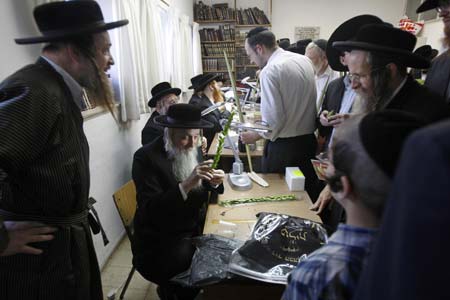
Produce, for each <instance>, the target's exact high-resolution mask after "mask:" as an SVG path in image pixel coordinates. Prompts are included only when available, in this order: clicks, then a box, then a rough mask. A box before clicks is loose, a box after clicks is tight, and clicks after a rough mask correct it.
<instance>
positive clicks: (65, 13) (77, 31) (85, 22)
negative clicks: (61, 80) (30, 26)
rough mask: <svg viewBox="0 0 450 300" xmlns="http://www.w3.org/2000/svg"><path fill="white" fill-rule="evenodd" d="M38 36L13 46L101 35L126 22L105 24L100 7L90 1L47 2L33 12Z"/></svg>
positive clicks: (126, 22)
mask: <svg viewBox="0 0 450 300" xmlns="http://www.w3.org/2000/svg"><path fill="white" fill-rule="evenodd" d="M34 19H35V21H36V24H37V26H38V28H39V31H40V32H41V33H42V36H38V37H29V38H20V39H15V41H16V43H17V44H35V43H47V42H56V41H62V40H66V39H68V38H71V37H74V36H77V35H83V34H90V33H96V32H101V31H105V30H109V29H113V28H116V27H120V26H124V25H126V24H128V20H121V21H117V22H111V23H105V21H104V19H103V14H102V11H101V9H100V6H99V5H98V3H97V2H95V1H92V0H73V1H61V2H51V3H46V4H43V5H39V6H37V7H36V8H35V9H34Z"/></svg>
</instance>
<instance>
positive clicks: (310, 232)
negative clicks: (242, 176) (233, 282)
mask: <svg viewBox="0 0 450 300" xmlns="http://www.w3.org/2000/svg"><path fill="white" fill-rule="evenodd" d="M257 216H258V221H257V223H256V225H255V227H254V228H253V232H252V236H251V238H250V240H248V241H246V242H245V244H244V245H243V246H241V247H240V248H239V249H237V250H236V251H234V252H233V255H232V258H231V261H230V272H232V273H235V274H238V275H241V276H245V277H249V278H253V279H256V280H261V281H266V282H272V283H280V284H285V283H286V280H287V275H288V274H289V273H290V272H291V271H292V270H293V269H294V268H295V267H296V266H297V264H298V263H299V262H300V261H301V260H303V259H305V258H306V257H307V255H308V254H309V253H311V252H313V251H314V250H316V249H318V248H320V247H321V246H322V245H323V244H325V243H326V242H327V233H326V230H325V229H324V228H323V227H322V225H321V224H319V223H316V222H314V221H311V220H307V219H303V218H299V217H292V216H288V215H282V214H276V213H265V212H263V213H259V214H258V215H257Z"/></svg>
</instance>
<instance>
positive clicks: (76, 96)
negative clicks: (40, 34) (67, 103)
mask: <svg viewBox="0 0 450 300" xmlns="http://www.w3.org/2000/svg"><path fill="white" fill-rule="evenodd" d="M41 57H42V58H43V59H45V60H46V61H47V62H48V63H49V64H50V66H52V67H53V69H55V71H56V72H57V73H58V74H59V75H61V77H62V78H63V80H64V82H65V83H66V84H67V86H68V87H69V90H70V93H71V94H72V97H73V100H74V101H75V103H76V104H77V105H78V107H80V108H81V104H80V101H77V100H80V98H81V97H82V95H83V88H82V87H81V85H80V84H79V83H78V82H77V81H76V80H75V79H74V78H73V77H72V76H71V75H70V74H69V73H67V72H66V71H65V70H64V69H63V68H61V67H60V66H59V65H57V64H56V63H55V62H53V61H52V60H51V59H50V58H48V57H45V56H41Z"/></svg>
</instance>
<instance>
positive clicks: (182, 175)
mask: <svg viewBox="0 0 450 300" xmlns="http://www.w3.org/2000/svg"><path fill="white" fill-rule="evenodd" d="M165 148H166V151H167V154H168V156H169V159H170V160H171V161H172V171H173V174H174V176H175V179H176V180H177V181H179V182H181V181H184V180H186V179H187V178H188V177H189V175H191V173H192V171H193V170H194V168H195V167H196V166H197V165H198V163H199V161H198V157H197V148H196V147H193V148H192V149H189V150H179V149H177V148H175V147H173V145H172V143H171V142H167V141H166V145H165ZM200 185H201V181H200V180H199V182H198V185H197V187H199V186H200Z"/></svg>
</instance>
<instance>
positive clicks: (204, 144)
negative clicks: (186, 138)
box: [202, 136, 208, 156]
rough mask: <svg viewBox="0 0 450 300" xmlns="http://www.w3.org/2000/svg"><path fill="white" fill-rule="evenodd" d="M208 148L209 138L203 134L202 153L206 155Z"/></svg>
mask: <svg viewBox="0 0 450 300" xmlns="http://www.w3.org/2000/svg"><path fill="white" fill-rule="evenodd" d="M207 148H208V140H207V139H206V138H205V137H204V136H203V137H202V154H203V156H205V155H206V149H207Z"/></svg>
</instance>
